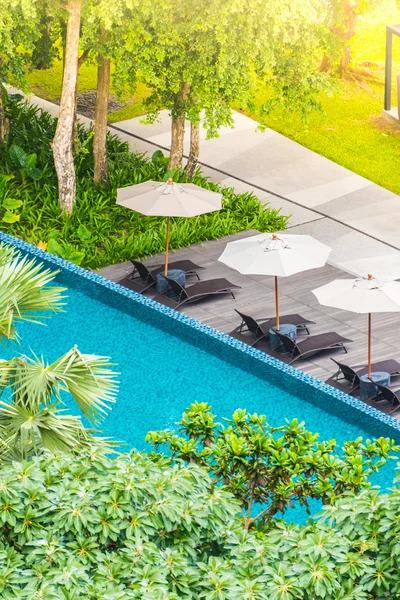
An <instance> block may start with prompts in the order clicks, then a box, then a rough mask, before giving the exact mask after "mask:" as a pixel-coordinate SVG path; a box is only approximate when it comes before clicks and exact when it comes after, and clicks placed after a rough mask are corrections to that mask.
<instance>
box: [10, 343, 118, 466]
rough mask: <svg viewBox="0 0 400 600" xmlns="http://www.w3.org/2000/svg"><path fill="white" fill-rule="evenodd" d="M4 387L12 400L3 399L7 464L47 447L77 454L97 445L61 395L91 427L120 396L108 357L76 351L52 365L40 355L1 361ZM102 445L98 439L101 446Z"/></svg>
mask: <svg viewBox="0 0 400 600" xmlns="http://www.w3.org/2000/svg"><path fill="white" fill-rule="evenodd" d="M0 384H1V390H2V392H3V393H4V394H5V395H6V396H7V397H8V400H7V401H6V402H3V401H0V440H1V444H2V446H1V455H2V459H3V460H10V459H12V460H26V459H27V458H29V457H31V456H34V455H37V454H40V453H41V452H42V451H43V450H44V449H46V450H49V451H50V452H60V451H68V450H69V451H71V452H73V451H75V450H76V449H79V448H80V447H82V446H84V445H87V444H89V443H93V438H92V436H91V435H90V433H91V432H90V431H87V430H86V429H85V428H84V427H83V425H82V422H81V419H80V417H75V416H70V415H67V414H65V409H62V408H61V406H62V405H63V404H64V402H63V396H62V392H67V393H68V394H69V395H70V396H71V397H72V399H73V400H74V401H75V403H76V404H77V406H78V407H79V408H80V409H81V411H82V413H83V414H84V415H85V416H86V417H87V418H88V419H89V420H90V421H91V422H93V423H99V422H100V421H101V420H102V419H103V418H104V417H105V415H106V414H107V412H108V410H109V408H110V404H111V403H113V402H115V396H116V392H117V386H116V383H115V373H114V372H113V371H111V370H110V368H109V361H108V359H107V358H104V357H101V356H92V355H89V354H81V353H80V352H79V350H78V348H76V347H74V348H72V349H71V350H70V351H69V352H67V353H66V354H64V355H63V356H61V357H60V358H59V359H57V360H56V361H55V362H54V363H52V364H50V365H49V364H46V363H45V362H44V360H43V359H42V358H38V357H36V356H35V357H33V358H27V357H24V356H22V357H18V358H15V359H12V360H2V361H0ZM104 441H105V440H103V439H100V438H99V440H98V443H99V444H102V443H103V442H104Z"/></svg>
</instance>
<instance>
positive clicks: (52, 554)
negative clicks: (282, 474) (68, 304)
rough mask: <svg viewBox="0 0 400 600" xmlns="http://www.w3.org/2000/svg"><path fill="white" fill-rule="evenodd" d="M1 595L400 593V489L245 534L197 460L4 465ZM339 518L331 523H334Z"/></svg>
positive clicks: (53, 460) (186, 597)
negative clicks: (311, 517)
mask: <svg viewBox="0 0 400 600" xmlns="http://www.w3.org/2000/svg"><path fill="white" fill-rule="evenodd" d="M0 481H1V486H0V597H1V598H3V599H4V600H17V599H18V600H22V599H26V600H39V599H41V600H61V599H63V600H84V599H85V600H125V599H128V598H133V599H138V600H197V599H199V600H200V599H201V600H266V599H268V600H367V599H368V600H369V599H380V600H393V599H394V598H395V597H396V594H397V593H398V592H399V588H400V582H399V576H398V572H399V567H400V564H399V563H400V560H399V552H398V535H399V523H400V508H399V507H400V502H399V500H400V491H399V489H398V488H395V489H394V491H392V492H391V493H390V494H388V495H385V496H379V495H378V494H377V492H376V491H366V492H364V493H363V494H362V495H361V496H360V497H359V498H355V497H354V496H352V495H349V497H348V498H345V499H342V500H341V501H340V503H339V505H338V507H337V508H336V507H332V508H331V507H328V508H326V509H325V515H324V516H323V517H322V519H321V520H320V521H318V522H313V521H310V522H309V524H307V525H305V526H289V525H286V524H285V523H283V522H279V521H278V522H276V523H275V524H274V527H273V528H272V529H271V530H270V531H269V532H268V533H267V534H263V533H261V532H258V533H257V534H255V533H254V532H252V531H249V532H246V531H245V530H244V529H243V525H242V523H241V520H240V518H239V516H238V515H237V513H238V510H239V505H238V503H237V501H235V500H234V498H233V497H232V496H231V495H230V493H229V492H227V491H224V490H223V489H221V487H219V486H215V484H214V483H213V481H212V479H211V478H210V476H209V475H208V474H207V472H206V471H205V470H204V469H203V468H201V467H199V466H197V465H190V466H183V465H179V464H177V465H174V466H171V465H170V464H168V461H167V459H166V458H162V457H149V456H146V455H145V454H141V453H137V452H132V453H131V454H129V455H123V456H118V457H115V458H108V457H107V456H105V455H104V454H103V453H102V452H101V451H99V450H98V449H96V448H95V447H92V448H91V449H86V450H82V451H81V453H80V455H79V456H78V457H76V456H75V457H74V456H70V455H66V454H59V455H56V456H50V455H42V456H41V457H38V458H34V459H33V460H32V461H31V462H29V463H17V462H14V463H13V464H10V465H7V466H2V467H0ZM328 519H331V523H328V522H327V520H328Z"/></svg>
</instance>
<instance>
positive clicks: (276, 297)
mask: <svg viewBox="0 0 400 600" xmlns="http://www.w3.org/2000/svg"><path fill="white" fill-rule="evenodd" d="M275 316H276V330H277V331H279V329H280V327H279V298H278V278H277V277H276V276H275Z"/></svg>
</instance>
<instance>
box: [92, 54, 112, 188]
mask: <svg viewBox="0 0 400 600" xmlns="http://www.w3.org/2000/svg"><path fill="white" fill-rule="evenodd" d="M98 60H99V64H98V67H97V91H96V111H95V115H94V126H93V133H94V135H93V160H94V177H93V178H94V182H95V183H101V184H104V183H105V182H106V181H107V177H108V168H107V144H106V142H107V116H108V100H109V95H110V77H111V60H110V59H109V58H105V57H104V56H103V55H99V58H98Z"/></svg>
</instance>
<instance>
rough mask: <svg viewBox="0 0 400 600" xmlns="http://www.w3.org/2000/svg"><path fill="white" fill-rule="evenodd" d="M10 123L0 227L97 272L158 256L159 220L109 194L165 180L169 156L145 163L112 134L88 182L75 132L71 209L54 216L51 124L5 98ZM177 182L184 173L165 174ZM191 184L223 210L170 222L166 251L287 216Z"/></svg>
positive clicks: (0, 187)
mask: <svg viewBox="0 0 400 600" xmlns="http://www.w3.org/2000/svg"><path fill="white" fill-rule="evenodd" d="M6 114H7V117H8V118H9V121H10V134H9V137H8V140H7V143H4V144H3V145H2V147H1V149H0V159H1V160H0V203H1V205H0V220H1V221H2V222H1V228H2V229H3V230H5V231H7V232H8V233H11V234H13V235H16V236H17V237H22V238H23V239H26V240H27V241H30V242H32V243H34V244H39V243H42V245H45V246H47V249H48V250H49V251H50V252H53V253H55V254H58V255H60V256H62V257H63V258H66V259H69V260H73V261H74V262H77V263H80V264H82V265H84V266H86V267H89V268H93V269H94V268H99V267H102V266H104V265H107V264H113V263H117V262H120V261H124V260H127V259H128V258H130V257H135V258H143V257H145V256H148V255H151V254H156V253H158V252H162V251H163V249H164V247H165V231H164V227H165V225H164V222H165V221H164V220H163V219H160V218H158V217H143V216H142V215H140V214H138V213H135V212H133V211H129V210H127V209H124V208H121V207H119V206H117V205H116V204H115V200H116V189H117V188H118V187H123V186H125V185H129V184H135V183H140V182H142V181H145V180H148V179H154V180H160V181H161V180H163V179H165V178H166V177H167V164H168V159H166V158H164V157H163V154H162V152H156V153H155V154H154V155H153V157H152V158H151V159H150V158H148V157H145V156H143V155H141V154H135V153H132V152H130V151H129V148H128V146H127V144H126V143H124V142H121V141H120V140H119V139H118V137H117V136H108V139H107V149H108V162H109V177H108V185H107V186H106V187H104V188H102V187H97V186H95V185H94V183H93V158H92V152H91V144H92V133H91V131H88V130H86V129H85V128H83V127H80V128H79V146H78V149H77V152H76V155H75V168H76V173H77V182H78V185H77V206H76V208H75V210H74V213H73V215H72V216H70V217H68V216H63V215H62V214H61V211H60V208H59V203H58V193H57V178H56V173H55V169H54V163H53V157H52V150H51V146H50V144H51V141H52V138H53V136H54V131H55V126H56V121H55V119H53V118H52V117H51V116H50V115H49V114H48V113H45V112H41V111H39V110H38V109H37V108H35V107H34V106H31V105H29V104H27V103H23V102H21V100H18V98H13V97H11V98H10V99H9V101H8V104H7V106H6ZM168 175H172V176H173V177H174V178H175V179H176V180H179V181H184V180H185V175H184V173H182V172H180V171H178V170H174V171H173V172H169V173H168ZM193 181H194V183H197V184H198V185H201V186H203V187H206V188H209V189H213V190H216V191H218V190H221V191H222V192H223V194H224V208H223V210H222V211H220V212H216V213H210V214H208V215H203V216H200V217H196V218H194V219H173V221H172V227H171V237H170V247H171V248H180V247H183V246H188V245H189V244H193V243H198V242H202V241H205V240H208V239H216V238H220V237H221V236H223V235H228V234H232V233H236V232H238V231H242V230H244V229H250V228H254V229H257V230H259V231H275V230H282V229H284V227H285V225H286V222H287V218H286V217H284V216H283V215H281V214H280V213H279V211H277V210H273V209H270V208H269V207H268V206H266V207H264V206H262V205H261V204H260V203H259V201H258V200H257V198H256V197H255V196H254V195H253V194H250V193H244V194H236V193H235V192H234V191H233V189H232V188H221V187H220V186H218V185H217V184H213V183H211V182H210V181H209V180H208V179H207V178H205V177H203V176H202V175H201V172H200V171H198V172H197V174H196V175H195V177H194V179H193Z"/></svg>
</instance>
